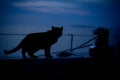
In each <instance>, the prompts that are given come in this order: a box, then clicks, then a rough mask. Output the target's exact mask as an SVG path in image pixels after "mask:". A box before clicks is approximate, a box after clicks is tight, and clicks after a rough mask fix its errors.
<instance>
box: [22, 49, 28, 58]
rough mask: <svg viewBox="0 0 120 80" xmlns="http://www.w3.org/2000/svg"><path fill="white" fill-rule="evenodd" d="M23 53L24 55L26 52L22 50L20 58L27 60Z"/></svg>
mask: <svg viewBox="0 0 120 80" xmlns="http://www.w3.org/2000/svg"><path fill="white" fill-rule="evenodd" d="M25 53H26V52H25V51H24V50H23V49H22V56H23V59H27V57H26V55H25Z"/></svg>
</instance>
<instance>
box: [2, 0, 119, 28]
mask: <svg viewBox="0 0 120 80" xmlns="http://www.w3.org/2000/svg"><path fill="white" fill-rule="evenodd" d="M119 2H120V1H119V0H0V26H1V27H0V28H3V27H2V26H4V28H8V27H10V26H18V27H19V26H24V27H25V26H29V27H31V26H34V27H40V26H51V25H56V26H64V27H65V26H71V25H87V26H106V27H115V26H120V24H119V21H120V15H119V14H120V7H119V5H120V4H119Z"/></svg>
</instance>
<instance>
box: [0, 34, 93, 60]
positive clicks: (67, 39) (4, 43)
mask: <svg viewBox="0 0 120 80" xmlns="http://www.w3.org/2000/svg"><path fill="white" fill-rule="evenodd" d="M25 36H26V35H0V44H1V45H0V59H21V58H22V56H21V50H19V51H17V52H15V53H13V54H10V55H4V53H3V51H4V49H8V50H10V49H13V48H15V47H16V46H17V45H18V44H19V42H20V41H21V40H22V39H23V38H24V37H25ZM89 39H91V37H88V36H87V37H86V36H82V37H80V36H75V37H74V38H73V45H72V48H76V47H78V46H80V45H81V44H83V43H85V42H86V41H88V40H89ZM91 43H93V42H91ZM70 48H71V36H66V35H63V36H62V37H61V38H59V40H58V42H57V43H56V44H54V45H53V46H52V47H51V54H52V56H53V57H54V58H59V57H58V56H57V54H58V53H56V52H57V51H63V50H66V49H70ZM88 49H89V47H85V48H80V49H76V50H74V51H73V53H74V54H77V55H74V56H73V55H72V56H70V57H87V56H89V54H88V52H89V50H88ZM35 55H37V56H39V58H44V51H43V50H39V51H38V52H36V53H35Z"/></svg>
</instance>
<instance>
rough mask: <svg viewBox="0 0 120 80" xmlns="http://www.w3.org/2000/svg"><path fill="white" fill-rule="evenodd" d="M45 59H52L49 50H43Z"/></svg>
mask: <svg viewBox="0 0 120 80" xmlns="http://www.w3.org/2000/svg"><path fill="white" fill-rule="evenodd" d="M45 57H46V58H52V56H51V55H50V48H46V49H45Z"/></svg>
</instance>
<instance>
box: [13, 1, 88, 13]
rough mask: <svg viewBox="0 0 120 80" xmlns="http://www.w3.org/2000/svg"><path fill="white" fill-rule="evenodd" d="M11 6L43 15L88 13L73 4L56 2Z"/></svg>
mask: <svg viewBox="0 0 120 80" xmlns="http://www.w3.org/2000/svg"><path fill="white" fill-rule="evenodd" d="M13 6H16V7H20V8H25V9H29V10H33V11H38V12H44V13H70V14H79V15H89V12H87V11H84V10H80V9H79V8H78V5H76V4H73V3H68V2H67V3H66V2H58V1H33V2H21V3H13Z"/></svg>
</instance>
